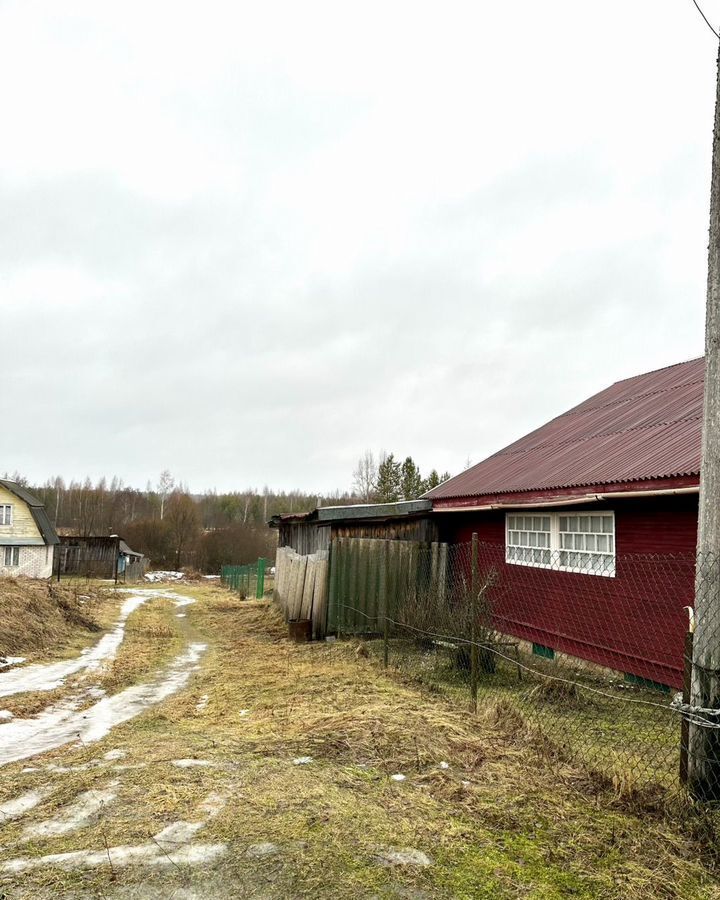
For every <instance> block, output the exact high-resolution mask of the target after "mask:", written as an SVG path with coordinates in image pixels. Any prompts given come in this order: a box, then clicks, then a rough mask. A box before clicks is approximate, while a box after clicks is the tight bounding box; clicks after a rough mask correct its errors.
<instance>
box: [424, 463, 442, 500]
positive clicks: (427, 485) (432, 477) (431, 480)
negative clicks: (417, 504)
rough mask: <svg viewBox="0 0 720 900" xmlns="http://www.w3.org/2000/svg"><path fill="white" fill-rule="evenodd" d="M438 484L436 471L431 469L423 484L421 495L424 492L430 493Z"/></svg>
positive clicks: (438, 478)
mask: <svg viewBox="0 0 720 900" xmlns="http://www.w3.org/2000/svg"><path fill="white" fill-rule="evenodd" d="M439 484H440V476H439V475H438V473H437V469H432V470H431V472H430V474H429V475H428V477H427V478H426V479H425V481H424V482H423V494H424V493H425V492H426V491H431V490H432V489H433V488H436V487H437V486H438V485H439Z"/></svg>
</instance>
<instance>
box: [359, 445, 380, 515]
mask: <svg viewBox="0 0 720 900" xmlns="http://www.w3.org/2000/svg"><path fill="white" fill-rule="evenodd" d="M377 478H378V467H377V463H376V462H375V457H374V455H373V452H372V450H366V451H365V452H364V453H363V455H362V456H361V457H360V459H359V460H358V464H357V467H356V468H355V471H354V472H353V489H354V491H355V493H356V494H357V495H358V497H360V499H361V500H364V501H365V502H366V503H369V502H370V501H371V500H373V498H374V496H375V490H376V488H377Z"/></svg>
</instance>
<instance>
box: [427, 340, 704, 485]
mask: <svg viewBox="0 0 720 900" xmlns="http://www.w3.org/2000/svg"><path fill="white" fill-rule="evenodd" d="M704 374H705V360H704V358H703V357H701V358H700V359H693V360H690V362H684V363H679V364H678V365H675V366H669V367H668V368H666V369H658V370H657V371H655V372H648V373H646V374H645V375H638V376H636V377H635V378H627V379H625V380H624V381H618V382H617V383H616V384H613V385H612V386H611V387H609V388H607V389H606V390H604V391H601V392H600V393H599V394H595V396H594V397H590V399H589V400H586V401H585V402H584V403H581V404H580V405H579V406H576V407H574V408H573V409H571V410H569V411H568V412H566V413H564V414H563V415H561V416H558V417H557V418H556V419H553V420H552V421H551V422H548V423H547V425H543V426H542V427H541V428H538V429H537V430H536V431H533V432H531V433H530V434H528V435H526V436H525V437H523V438H520V440H519V441H515V443H514V444H510V446H509V447H505V449H504V450H500V451H499V452H498V453H495V454H493V455H492V456H490V457H488V458H487V459H486V460H484V461H483V462H481V463H478V464H477V465H475V466H472V468H470V469H467V470H466V471H465V472H462V473H461V474H460V475H457V476H456V477H455V478H451V479H450V480H449V481H446V482H444V483H443V484H441V485H440V486H439V487H436V488H434V489H433V490H431V491H429V492H428V493H427V494H425V496H426V497H428V498H430V499H432V500H433V501H435V500H441V499H443V500H444V499H449V498H461V497H479V496H483V495H486V494H505V493H514V492H517V491H543V490H558V489H562V488H571V487H581V486H585V485H604V484H618V483H621V482H629V481H645V480H648V479H658V478H671V477H682V476H688V475H697V476H699V474H700V439H701V431H702V410H703V381H704Z"/></svg>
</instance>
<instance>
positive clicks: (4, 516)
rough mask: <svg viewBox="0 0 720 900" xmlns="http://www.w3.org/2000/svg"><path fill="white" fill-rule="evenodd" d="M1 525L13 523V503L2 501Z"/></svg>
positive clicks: (0, 506) (0, 507)
mask: <svg viewBox="0 0 720 900" xmlns="http://www.w3.org/2000/svg"><path fill="white" fill-rule="evenodd" d="M0 525H12V504H11V503H0Z"/></svg>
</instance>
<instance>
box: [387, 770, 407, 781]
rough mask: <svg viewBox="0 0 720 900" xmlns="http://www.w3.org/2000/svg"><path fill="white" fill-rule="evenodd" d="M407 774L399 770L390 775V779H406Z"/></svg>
mask: <svg viewBox="0 0 720 900" xmlns="http://www.w3.org/2000/svg"><path fill="white" fill-rule="evenodd" d="M406 778H407V775H402V774H401V773H400V772H397V773H396V774H395V775H391V776H390V781H405V779H406Z"/></svg>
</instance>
